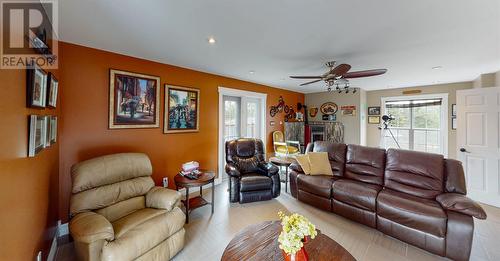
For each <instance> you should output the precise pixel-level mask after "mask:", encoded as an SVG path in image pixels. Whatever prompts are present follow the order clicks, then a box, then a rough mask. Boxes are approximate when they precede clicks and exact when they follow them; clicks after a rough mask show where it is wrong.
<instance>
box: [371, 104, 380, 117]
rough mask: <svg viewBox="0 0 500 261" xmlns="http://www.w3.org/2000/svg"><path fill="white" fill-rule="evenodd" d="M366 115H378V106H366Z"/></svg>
mask: <svg viewBox="0 0 500 261" xmlns="http://www.w3.org/2000/svg"><path fill="white" fill-rule="evenodd" d="M368 115H380V106H373V107H368Z"/></svg>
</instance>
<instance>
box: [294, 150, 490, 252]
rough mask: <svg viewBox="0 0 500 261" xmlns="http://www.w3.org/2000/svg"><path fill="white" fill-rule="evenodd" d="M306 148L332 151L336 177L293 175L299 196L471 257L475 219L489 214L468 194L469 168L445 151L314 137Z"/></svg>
mask: <svg viewBox="0 0 500 261" xmlns="http://www.w3.org/2000/svg"><path fill="white" fill-rule="evenodd" d="M306 151H314V152H328V156H329V159H330V164H331V166H332V170H333V173H334V176H325V175H305V174H304V173H303V172H302V169H301V168H300V166H299V165H297V164H292V166H291V169H292V171H291V173H290V187H291V193H292V195H293V196H294V197H296V198H297V199H298V200H300V201H302V202H305V203H308V204H311V205H314V206H316V207H319V208H321V209H324V210H328V211H332V212H334V213H336V214H339V215H342V216H344V217H346V218H349V219H351V220H354V221H357V222H359V223H362V224H365V225H367V226H370V227H373V228H376V229H378V230H380V231H382V232H384V233H385V234H387V235H390V236H392V237H395V238H398V239H400V240H402V241H405V242H407V243H410V244H412V245H415V246H417V247H420V248H422V249H425V250H427V251H429V252H432V253H434V254H437V255H440V256H445V257H448V258H450V259H453V260H468V259H469V256H470V251H471V246H472V236H473V232H474V221H473V217H476V218H479V219H485V218H486V213H485V212H484V210H483V209H482V208H481V206H480V205H479V204H477V203H476V202H474V201H472V200H470V199H469V198H467V197H466V196H465V195H466V193H467V191H466V186H465V177H464V172H463V168H462V165H461V163H460V162H459V161H457V160H453V159H444V157H443V156H442V155H438V154H430V153H423V152H415V151H408V150H396V149H389V150H387V151H385V150H384V149H379V148H371V147H364V146H358V145H351V144H349V145H345V144H335V143H330V142H323V141H320V142H314V143H313V144H308V146H307V149H306Z"/></svg>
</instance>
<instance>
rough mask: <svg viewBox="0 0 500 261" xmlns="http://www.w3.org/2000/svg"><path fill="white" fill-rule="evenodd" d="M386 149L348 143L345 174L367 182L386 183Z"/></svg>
mask: <svg viewBox="0 0 500 261" xmlns="http://www.w3.org/2000/svg"><path fill="white" fill-rule="evenodd" d="M384 168H385V150H384V149H380V148H371V147H365V146H359V145H353V144H349V145H347V160H346V164H345V174H344V176H345V177H347V178H350V179H354V180H359V181H362V182H365V183H371V184H376V185H383V184H384Z"/></svg>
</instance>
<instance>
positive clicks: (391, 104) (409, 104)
mask: <svg viewBox="0 0 500 261" xmlns="http://www.w3.org/2000/svg"><path fill="white" fill-rule="evenodd" d="M441 102H442V99H425V100H424V99H420V100H406V101H386V102H385V107H386V108H415V107H425V106H434V105H441Z"/></svg>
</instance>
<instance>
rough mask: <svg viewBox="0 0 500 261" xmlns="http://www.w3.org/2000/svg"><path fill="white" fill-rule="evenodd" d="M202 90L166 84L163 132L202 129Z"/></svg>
mask: <svg viewBox="0 0 500 261" xmlns="http://www.w3.org/2000/svg"><path fill="white" fill-rule="evenodd" d="M199 125H200V90H198V89H194V88H187V87H179V86H169V85H165V126H164V127H163V133H181V132H197V131H199V130H200V126H199Z"/></svg>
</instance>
